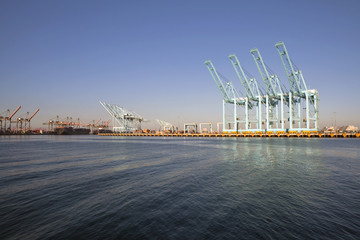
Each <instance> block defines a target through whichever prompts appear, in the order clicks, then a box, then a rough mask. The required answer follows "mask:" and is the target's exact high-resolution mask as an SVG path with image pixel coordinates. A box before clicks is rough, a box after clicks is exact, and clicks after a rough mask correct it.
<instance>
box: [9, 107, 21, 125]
mask: <svg viewBox="0 0 360 240" xmlns="http://www.w3.org/2000/svg"><path fill="white" fill-rule="evenodd" d="M20 108H21V106H19V107H18V108H17V109H15V111H14V112H13V113H12V114H11V115H10V116H9V117H7V118H5V128H6V120H9V129H10V130H11V119H12V117H13V116H14V115H15V114H16V113H17V112H18V111H19V109H20Z"/></svg>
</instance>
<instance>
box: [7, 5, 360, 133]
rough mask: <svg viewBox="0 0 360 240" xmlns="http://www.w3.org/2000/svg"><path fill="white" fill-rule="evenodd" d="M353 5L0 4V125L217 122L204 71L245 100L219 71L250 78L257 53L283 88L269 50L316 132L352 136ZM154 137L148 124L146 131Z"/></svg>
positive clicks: (358, 85)
mask: <svg viewBox="0 0 360 240" xmlns="http://www.w3.org/2000/svg"><path fill="white" fill-rule="evenodd" d="M359 10H360V3H359V2H358V1H355V0H349V1H332V0H330V1H320V0H319V1H249V2H244V1H106V0H105V1H81V0H79V1H45V0H39V1H1V3H0V33H1V36H2V37H1V38H0V82H1V94H0V115H1V113H3V112H5V111H6V110H7V109H10V110H11V111H13V110H14V109H15V108H17V107H18V106H19V105H21V106H22V109H21V110H20V111H19V113H18V114H17V115H16V116H21V115H24V114H26V112H30V114H31V113H32V112H34V111H35V110H36V109H37V108H40V112H39V113H38V115H37V116H36V117H35V118H34V119H33V121H32V126H33V127H34V128H36V127H45V126H42V123H43V122H47V121H48V120H49V119H52V118H55V117H56V116H57V115H59V116H60V118H66V117H67V116H69V117H70V116H71V117H72V118H73V119H77V118H80V119H81V121H82V122H91V121H92V120H95V121H96V120H98V119H99V118H102V120H105V121H106V120H108V119H110V116H109V115H108V114H107V112H106V111H105V109H103V108H102V106H101V105H100V103H99V100H101V101H105V102H107V103H112V104H118V105H120V106H123V107H125V108H127V109H129V110H133V111H135V112H137V113H138V114H140V115H142V116H143V117H144V118H146V119H150V120H154V119H156V118H158V119H162V120H165V121H167V122H171V123H173V124H175V125H178V126H179V127H182V126H183V123H184V122H198V123H199V122H213V123H214V124H215V123H216V122H220V121H221V119H222V98H221V94H220V93H219V91H218V89H217V87H216V85H215V83H214V82H213V80H212V78H211V76H210V74H209V72H208V70H207V69H206V66H205V65H204V61H205V60H208V59H210V60H211V61H212V62H213V63H214V65H215V67H216V69H217V70H218V71H219V72H221V73H222V74H223V75H225V76H226V77H227V79H229V80H231V81H232V82H233V83H234V84H235V86H236V88H237V89H239V90H240V91H241V92H244V91H243V89H242V86H241V84H240V82H239V80H238V79H237V78H236V74H235V72H234V70H233V68H232V66H231V63H230V61H229V59H228V55H229V54H231V53H235V54H236V55H237V57H238V58H239V60H240V62H241V63H242V65H243V67H244V68H246V69H247V70H248V71H249V72H250V73H251V74H252V75H254V76H255V77H256V79H257V80H258V82H261V85H263V84H262V81H261V78H260V74H259V73H258V71H257V69H256V65H255V63H254V61H253V59H252V57H251V55H250V53H249V51H250V49H251V48H254V47H256V48H258V49H259V50H260V52H261V54H262V57H263V58H264V60H265V61H266V63H267V64H268V65H269V66H270V67H271V69H272V70H273V71H274V72H275V73H277V74H278V76H279V78H280V81H281V82H282V83H283V84H284V85H285V86H286V87H287V88H289V83H288V80H287V78H286V76H285V73H284V70H283V67H282V64H281V61H280V58H279V56H278V54H277V52H276V48H275V46H274V45H275V43H276V42H278V41H284V42H285V44H286V46H287V48H288V51H289V54H290V57H291V58H292V60H293V61H294V62H295V63H296V65H297V66H298V67H299V68H300V69H301V70H302V72H303V74H304V77H305V80H306V82H307V85H308V87H310V88H315V89H317V90H318V91H319V96H320V106H319V109H320V127H323V126H325V125H327V126H329V125H332V124H333V123H334V120H335V116H336V122H337V125H338V126H340V125H348V124H352V125H355V126H358V127H360V111H359V107H358V105H359V100H358V95H359V89H360V79H359V77H358V76H359V75H358V73H357V71H358V69H359V65H360V63H359V60H358V55H359V53H360V45H359V42H360V33H359V31H360V30H359V27H358V23H359V22H360V14H359ZM151 125H153V126H157V124H156V122H155V121H153V122H152V123H151Z"/></svg>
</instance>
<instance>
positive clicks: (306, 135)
mask: <svg viewBox="0 0 360 240" xmlns="http://www.w3.org/2000/svg"><path fill="white" fill-rule="evenodd" d="M98 136H121V137H214V138H220V137H222V138H223V137H235V138H241V137H242V138H244V137H259V138H360V133H318V132H306V131H304V132H300V133H299V132H296V133H295V132H287V133H285V132H265V133H264V132H255V133H254V132H242V133H216V134H215V133H164V134H161V133H99V134H98Z"/></svg>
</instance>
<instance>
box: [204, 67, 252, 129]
mask: <svg viewBox="0 0 360 240" xmlns="http://www.w3.org/2000/svg"><path fill="white" fill-rule="evenodd" d="M205 65H206V67H207V68H208V70H209V72H210V74H211V76H212V78H213V80H214V81H215V84H216V86H217V87H218V89H219V91H220V93H221V95H222V97H223V131H224V132H239V129H240V126H239V125H240V124H242V125H245V126H244V129H242V130H240V131H245V130H247V128H248V125H249V123H248V117H247V115H246V114H247V113H248V105H249V103H248V102H249V101H248V98H247V97H239V93H238V91H237V90H236V89H235V88H234V86H233V84H232V82H227V83H226V84H224V83H223V81H222V80H221V78H220V76H219V74H218V72H217V71H216V69H215V67H214V65H213V64H212V62H211V61H210V60H207V61H205ZM228 104H230V105H233V106H232V114H230V116H228V115H227V111H226V108H227V107H228V106H227V105H228ZM238 107H241V108H242V109H243V110H244V112H243V113H245V117H244V118H241V117H240V116H239V115H240V114H241V113H240V112H239V111H238V109H237V108H238Z"/></svg>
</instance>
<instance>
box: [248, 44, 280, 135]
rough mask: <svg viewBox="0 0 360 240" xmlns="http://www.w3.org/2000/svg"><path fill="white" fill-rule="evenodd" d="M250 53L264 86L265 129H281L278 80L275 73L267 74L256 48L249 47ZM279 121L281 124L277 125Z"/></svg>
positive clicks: (267, 71)
mask: <svg viewBox="0 0 360 240" xmlns="http://www.w3.org/2000/svg"><path fill="white" fill-rule="evenodd" d="M250 53H251V55H252V56H253V59H254V61H255V63H256V66H257V68H258V70H259V73H260V75H261V78H262V79H263V82H264V85H265V87H266V93H267V95H266V97H265V99H266V103H265V104H266V129H267V130H275V131H279V130H283V129H284V94H283V91H282V89H281V85H280V80H279V78H278V77H277V75H276V74H271V75H270V74H269V70H268V68H267V67H266V65H265V63H264V60H263V59H262V57H261V54H260V51H259V50H258V49H257V48H254V49H251V50H250ZM279 107H280V109H279ZM279 111H280V118H279ZM279 123H280V125H281V126H279ZM274 125H275V126H274Z"/></svg>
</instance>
